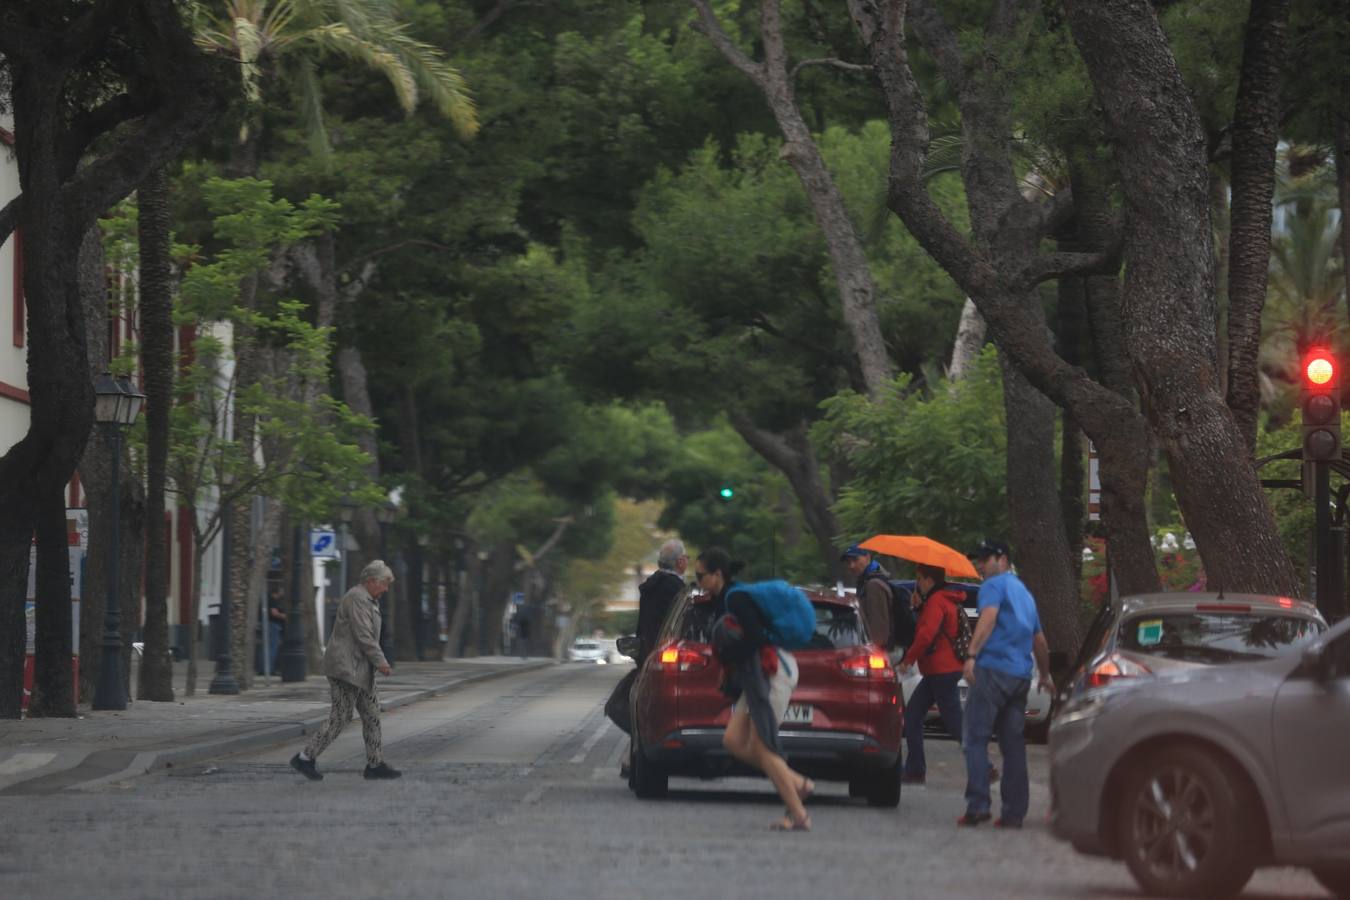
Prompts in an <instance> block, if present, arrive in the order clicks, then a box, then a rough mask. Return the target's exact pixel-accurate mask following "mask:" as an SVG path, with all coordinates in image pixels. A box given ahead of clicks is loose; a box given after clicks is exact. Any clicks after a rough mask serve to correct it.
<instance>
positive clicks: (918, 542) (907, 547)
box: [858, 534, 980, 578]
mask: <svg viewBox="0 0 1350 900" xmlns="http://www.w3.org/2000/svg"><path fill="white" fill-rule="evenodd" d="M858 546H859V547H862V548H863V549H864V550H872V551H874V552H876V553H882V554H885V555H886V556H895V557H898V558H900V559H907V560H909V561H910V562H913V563H919V564H920V565H924V566H938V567H940V568H942V569H943V570H944V571H946V573H947V574H948V575H950V576H956V575H960V576H964V577H966V578H979V577H980V573H979V572H976V571H975V567H974V566H972V565H971V564H970V560H968V559H966V556H965V554H964V553H961V552H960V551H957V550H953V549H952V548H951V547H948V546H947V545H946V544H940V543H938V542H937V541H935V540H933V539H932V538H926V537H923V536H922V535H917V534H879V535H877V536H876V537H871V538H868V539H867V540H865V541H863V542H862V543H861V544H859V545H858Z"/></svg>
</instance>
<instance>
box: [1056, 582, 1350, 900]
mask: <svg viewBox="0 0 1350 900" xmlns="http://www.w3.org/2000/svg"><path fill="white" fill-rule="evenodd" d="M1131 599H1132V600H1143V601H1145V602H1141V603H1137V604H1135V605H1134V606H1133V607H1131V604H1130V600H1131ZM1181 599H1182V598H1179V597H1176V596H1172V598H1171V601H1166V600H1162V599H1161V598H1160V599H1159V600H1158V601H1157V602H1156V603H1155V604H1154V605H1153V606H1152V608H1150V607H1149V603H1148V602H1147V598H1130V599H1127V600H1126V601H1125V602H1124V603H1123V604H1122V605H1121V607H1120V609H1121V611H1122V612H1123V611H1125V610H1132V611H1131V612H1127V613H1125V614H1124V615H1123V616H1121V617H1118V618H1117V626H1116V627H1114V628H1112V629H1110V631H1111V633H1112V635H1114V637H1112V638H1111V639H1109V640H1107V641H1106V642H1105V643H1104V644H1103V645H1101V646H1098V647H1095V648H1094V647H1089V648H1087V649H1086V651H1085V654H1084V657H1083V658H1080V662H1079V666H1078V671H1077V672H1076V673H1075V681H1074V682H1073V684H1072V685H1071V686H1070V688H1069V690H1068V692H1067V695H1066V696H1065V697H1064V698H1063V702H1062V705H1061V706H1060V708H1059V710H1058V712H1057V713H1056V715H1055V718H1054V720H1053V722H1052V723H1051V727H1050V766H1051V768H1050V790H1051V823H1052V828H1053V830H1054V833H1055V834H1056V835H1057V836H1058V837H1060V838H1062V839H1064V840H1067V841H1070V842H1071V843H1072V844H1073V846H1074V847H1076V848H1077V849H1079V850H1080V851H1083V852H1087V853H1101V854H1107V855H1110V856H1113V857H1116V858H1119V859H1123V860H1124V861H1125V863H1126V864H1127V865H1128V866H1129V869H1130V872H1131V874H1132V875H1133V876H1134V878H1135V880H1136V881H1138V883H1139V884H1140V886H1141V887H1142V888H1143V889H1144V890H1145V891H1146V892H1148V893H1150V894H1161V895H1169V896H1189V897H1222V896H1230V895H1232V894H1235V893H1237V892H1239V891H1241V890H1242V888H1243V886H1244V885H1245V884H1246V883H1247V881H1248V880H1249V879H1250V878H1251V875H1252V872H1253V871H1254V870H1255V868H1256V867H1257V866H1263V865H1299V866H1308V867H1309V868H1311V869H1312V871H1313V873H1314V874H1315V875H1316V877H1317V878H1318V880H1319V881H1321V882H1322V884H1324V885H1325V886H1326V887H1327V888H1329V889H1330V890H1331V891H1332V893H1333V894H1334V895H1335V896H1338V897H1350V759H1347V756H1350V620H1348V621H1345V622H1342V623H1340V624H1339V625H1338V626H1336V627H1335V628H1333V629H1331V630H1330V631H1324V630H1323V628H1324V625H1323V624H1322V622H1321V619H1320V617H1318V616H1316V613H1315V611H1311V609H1310V608H1309V607H1307V604H1303V603H1301V602H1298V601H1290V600H1287V599H1284V598H1268V597H1253V596H1233V595H1230V596H1229V597H1227V598H1223V597H1214V595H1208V597H1200V598H1198V599H1197V598H1196V597H1195V596H1194V595H1192V598H1191V603H1192V605H1194V606H1197V607H1210V608H1216V609H1217V610H1218V611H1216V612H1215V613H1214V615H1215V616H1218V617H1219V618H1218V619H1217V620H1216V621H1215V622H1200V623H1197V622H1196V621H1195V620H1194V615H1207V613H1205V612H1204V610H1203V609H1202V610H1200V611H1198V612H1192V613H1186V612H1180V611H1174V612H1170V613H1166V614H1163V613H1161V612H1160V610H1162V609H1164V608H1168V602H1180V601H1181ZM1206 600H1208V601H1209V602H1208V603H1206V602H1205V601H1206ZM1225 606H1226V607H1231V608H1230V609H1227V610H1224V609H1222V607H1225ZM1242 608H1245V609H1246V610H1247V612H1246V614H1245V615H1244V614H1243V613H1241V612H1239V610H1241V609H1242ZM1285 612H1294V613H1296V614H1295V615H1294V616H1292V620H1293V621H1289V619H1290V618H1291V617H1289V616H1284V615H1282V613H1285ZM1137 613H1143V615H1142V616H1141V615H1137ZM1187 616H1191V618H1186V617H1187ZM1207 625H1210V626H1214V627H1209V628H1207V627H1206V626H1207ZM1096 636H1097V637H1098V638H1099V639H1100V637H1101V635H1100V634H1097V635H1096ZM1188 646H1193V649H1190V650H1188V649H1187V648H1188ZM1164 652H1165V653H1166V654H1167V655H1165V656H1164V655H1161V654H1163V653H1164ZM1225 654H1227V656H1225ZM1241 655H1248V656H1252V657H1255V658H1254V659H1253V660H1252V661H1248V662H1231V663H1227V664H1213V663H1214V661H1215V660H1218V659H1222V658H1233V657H1238V656H1241ZM1188 657H1194V658H1195V659H1196V660H1197V661H1199V660H1202V659H1204V658H1208V659H1209V660H1210V664H1197V665H1179V666H1168V665H1164V664H1161V663H1160V662H1159V660H1166V661H1168V662H1183V663H1184V662H1186V661H1188ZM1136 667H1138V668H1136ZM1141 669H1146V670H1147V671H1141ZM1093 672H1096V673H1097V674H1096V677H1095V678H1094V677H1093V675H1092V673H1093ZM1085 673H1086V674H1085Z"/></svg>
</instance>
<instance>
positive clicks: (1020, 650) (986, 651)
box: [975, 572, 1041, 678]
mask: <svg viewBox="0 0 1350 900" xmlns="http://www.w3.org/2000/svg"><path fill="white" fill-rule="evenodd" d="M979 605H980V612H981V613H983V612H984V611H985V610H986V609H988V608H989V607H991V606H995V607H998V618H997V619H995V620H994V631H993V633H992V634H990V635H989V640H987V641H985V644H984V647H983V648H982V649H981V650H980V655H979V656H978V657H976V660H975V661H976V662H977V663H978V664H979V665H981V666H986V667H987V668H990V669H997V670H998V671H1000V672H1004V673H1006V674H1008V675H1012V676H1014V677H1017V678H1030V677H1031V669H1032V658H1031V639H1032V638H1033V637H1035V636H1036V634H1037V633H1039V632H1040V630H1041V617H1040V615H1039V614H1038V613H1037V612H1036V601H1035V600H1033V599H1032V597H1031V592H1030V591H1028V590H1027V588H1026V585H1024V584H1022V579H1020V578H1018V577H1017V576H1016V575H1014V574H1013V573H1012V572H1004V573H1003V574H1001V575H995V576H994V577H993V578H990V579H988V580H987V581H985V582H984V584H982V585H980V600H979Z"/></svg>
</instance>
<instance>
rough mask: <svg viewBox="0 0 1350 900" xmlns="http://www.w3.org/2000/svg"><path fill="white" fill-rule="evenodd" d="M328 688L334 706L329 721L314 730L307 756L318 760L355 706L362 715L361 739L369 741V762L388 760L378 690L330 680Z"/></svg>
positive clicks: (367, 757) (349, 718)
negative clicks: (376, 691)
mask: <svg viewBox="0 0 1350 900" xmlns="http://www.w3.org/2000/svg"><path fill="white" fill-rule="evenodd" d="M328 690H329V693H331V694H332V696H333V708H332V709H331V710H330V711H329V713H328V721H327V722H325V723H324V724H323V727H322V728H320V729H319V730H318V731H316V732H314V737H312V738H310V739H309V743H308V744H306V745H305V755H306V756H308V757H309V758H310V759H318V758H319V754H320V753H322V752H323V751H325V750H327V749H328V745H329V744H331V743H333V741H334V740H336V739H337V736H338V735H339V734H341V733H342V729H343V728H345V727H347V723H348V722H350V721H351V720H352V709H353V707H354V708H355V709H356V712H357V714H358V715H359V716H360V717H361V738H362V740H364V741H365V742H366V765H368V766H371V767H372V768H373V767H375V766H378V765H379V764H380V763H381V762H383V761H384V741H383V739H382V738H381V736H380V698H379V696H378V695H377V694H376V693H375V692H374V691H370V692H369V693H367V692H366V691H363V690H361V689H360V688H359V687H357V686H356V685H354V684H348V683H347V682H345V681H339V680H338V679H336V678H330V679H328Z"/></svg>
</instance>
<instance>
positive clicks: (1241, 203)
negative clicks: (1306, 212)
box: [1228, 0, 1290, 456]
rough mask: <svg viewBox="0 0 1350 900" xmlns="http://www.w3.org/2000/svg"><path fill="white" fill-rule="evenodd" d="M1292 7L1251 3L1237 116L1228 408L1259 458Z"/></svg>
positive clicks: (1272, 1)
mask: <svg viewBox="0 0 1350 900" xmlns="http://www.w3.org/2000/svg"><path fill="white" fill-rule="evenodd" d="M1289 6H1290V0H1252V4H1251V14H1250V16H1249V18H1248V19H1247V31H1246V42H1245V44H1244V46H1243V50H1242V74H1241V76H1240V77H1239V79H1238V90H1237V100H1236V103H1235V108H1234V111H1233V158H1232V172H1233V179H1232V185H1233V201H1232V203H1233V207H1232V218H1231V224H1230V228H1229V233H1228V260H1229V263H1228V407H1229V409H1231V410H1232V411H1233V418H1235V419H1236V420H1237V428H1238V431H1239V432H1240V433H1241V435H1242V438H1243V440H1244V441H1245V442H1246V446H1247V453H1248V454H1249V455H1253V456H1254V455H1255V453H1256V428H1257V414H1258V413H1259V412H1260V409H1261V384H1260V373H1259V371H1258V369H1257V357H1258V354H1259V351H1260V349H1261V310H1262V309H1263V308H1264V307H1265V304H1266V283H1267V281H1268V275H1269V272H1270V226H1271V218H1272V214H1273V210H1272V208H1271V200H1272V198H1273V197H1274V196H1275V147H1276V144H1278V143H1279V137H1280V135H1279V128H1280V70H1281V68H1282V67H1283V65H1284V56H1285V52H1284V32H1285V26H1286V25H1287V24H1288V21H1289Z"/></svg>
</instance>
